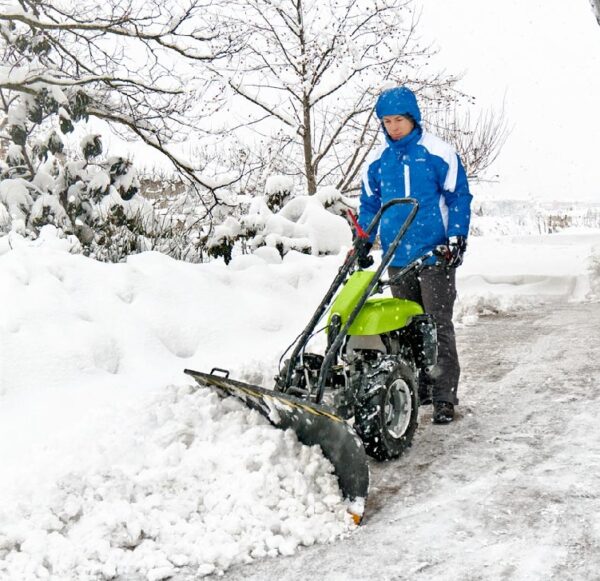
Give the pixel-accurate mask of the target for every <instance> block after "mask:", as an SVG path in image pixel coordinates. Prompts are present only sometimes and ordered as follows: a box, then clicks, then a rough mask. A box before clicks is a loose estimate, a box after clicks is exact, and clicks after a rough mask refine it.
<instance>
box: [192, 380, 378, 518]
mask: <svg viewBox="0 0 600 581" xmlns="http://www.w3.org/2000/svg"><path fill="white" fill-rule="evenodd" d="M214 371H216V370H213V372H214ZM184 373H186V374H187V375H190V376H191V377H193V378H194V379H195V380H196V382H197V383H198V384H200V385H203V386H210V387H215V388H218V389H219V390H221V391H223V392H225V393H226V394H229V395H233V396H235V397H237V398H238V399H240V400H242V401H243V402H244V403H245V404H246V405H247V406H248V407H250V408H252V409H255V410H257V411H258V412H259V413H260V414H261V415H263V416H264V417H265V418H267V419H268V420H269V422H271V424H273V425H274V426H275V427H277V428H280V429H282V430H287V429H288V428H291V429H292V430H294V432H296V434H297V436H298V440H300V442H302V443H303V444H305V445H307V446H315V445H317V446H320V447H321V449H322V450H323V455H324V456H325V457H326V458H327V459H328V460H329V461H330V462H331V464H332V465H333V467H334V471H335V474H336V476H337V478H338V481H339V485H340V489H341V491H342V494H343V495H344V498H346V499H347V500H348V501H349V503H350V504H349V509H348V510H349V512H350V513H351V514H352V516H353V518H354V521H355V522H356V523H357V524H358V523H360V521H361V519H362V516H363V510H364V506H365V503H366V500H367V494H368V491H369V466H368V463H367V455H366V453H365V450H364V447H363V444H362V441H361V440H360V438H359V437H358V435H357V434H356V432H355V431H354V430H353V429H352V427H351V426H350V425H349V424H348V423H346V422H345V421H344V420H343V419H341V418H340V417H338V416H336V415H335V414H332V413H331V412H329V411H328V410H326V409H325V408H324V407H322V406H319V405H316V404H313V403H309V402H306V401H304V400H302V399H299V398H297V397H294V396H291V395H287V394H284V393H280V392H276V391H271V390H268V389H264V388H262V387H258V386H256V385H250V384H248V383H243V382H241V381H235V380H233V379H229V377H227V375H218V374H215V373H202V372H200V371H193V370H192V369H186V370H185V371H184Z"/></svg>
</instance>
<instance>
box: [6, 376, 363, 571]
mask: <svg viewBox="0 0 600 581" xmlns="http://www.w3.org/2000/svg"><path fill="white" fill-rule="evenodd" d="M218 400H219V398H218V397H217V396H216V395H215V394H214V393H211V392H209V391H208V390H204V389H202V390H198V391H195V390H192V389H191V388H190V387H180V388H174V387H173V388H169V389H168V390H167V391H166V393H165V394H163V395H161V397H160V398H157V399H156V400H155V401H153V402H151V405H148V406H146V408H145V409H144V410H143V413H142V414H141V417H138V418H136V419H137V424H136V423H133V424H132V421H131V418H129V419H128V418H127V417H117V418H115V420H118V422H115V423H114V424H113V425H112V426H111V427H110V429H109V431H107V432H106V433H103V434H101V435H100V437H99V439H98V441H97V444H96V447H95V448H94V449H92V450H90V453H91V454H90V455H88V456H87V457H86V459H85V460H84V466H83V467H82V466H79V467H77V469H75V470H73V471H71V472H70V473H68V474H66V475H65V476H64V477H62V478H60V479H59V480H58V481H57V482H56V483H55V484H54V485H52V486H50V487H49V488H47V489H46V490H44V492H43V494H42V495H35V496H33V497H32V498H31V499H28V500H27V501H21V502H20V503H18V504H15V505H12V506H10V505H9V506H6V507H3V509H1V510H0V523H2V525H1V526H0V577H2V578H3V579H36V578H40V579H41V578H47V577H48V576H49V575H50V574H52V575H53V576H54V577H53V578H56V579H81V580H83V579H112V578H115V577H116V578H120V579H137V578H140V579H148V580H150V581H154V580H159V579H166V578H168V577H170V576H171V575H173V574H175V573H176V571H177V569H178V568H181V567H187V568H190V569H191V571H192V572H194V573H195V574H197V575H198V576H203V575H206V574H210V573H213V572H220V571H224V570H225V569H227V568H229V567H230V566H231V565H233V564H236V563H245V562H250V561H252V560H254V559H256V558H263V557H266V556H276V555H280V554H281V555H290V554H292V553H294V551H295V550H296V549H297V547H298V546H299V545H312V544H313V543H315V542H328V541H331V540H333V539H335V538H336V537H339V536H340V535H342V534H343V533H345V532H346V531H347V530H349V529H350V528H351V526H352V525H351V518H350V516H349V515H348V513H347V512H346V508H345V506H344V504H343V502H342V499H341V497H340V493H339V489H338V487H337V480H336V478H335V477H334V476H333V475H332V473H331V472H332V467H331V466H330V465H329V463H328V462H327V461H326V460H325V459H324V458H323V457H322V455H321V454H320V452H319V451H318V449H316V448H312V449H311V448H307V447H305V446H302V445H300V444H299V443H298V441H297V438H296V436H295V434H294V433H293V432H291V431H287V432H283V431H281V430H275V429H273V428H272V427H270V425H268V423H267V421H266V420H265V419H264V418H262V416H260V415H259V414H258V413H257V412H255V411H250V410H249V409H248V408H246V407H245V406H244V405H242V404H241V403H240V402H238V401H236V400H234V399H232V398H227V399H224V400H223V401H218Z"/></svg>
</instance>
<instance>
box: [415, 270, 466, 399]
mask: <svg viewBox="0 0 600 581" xmlns="http://www.w3.org/2000/svg"><path fill="white" fill-rule="evenodd" d="M419 281H420V286H421V296H422V299H423V303H422V304H423V308H424V309H425V312H426V313H429V314H431V315H433V317H434V319H435V323H436V326H437V335H438V361H437V365H436V366H435V367H434V369H433V371H432V373H431V378H432V380H433V386H432V387H433V389H432V392H433V402H434V404H435V403H436V402H448V403H451V404H453V405H456V404H457V403H458V398H457V396H456V392H457V390H458V379H459V377H460V366H459V363H458V353H457V351H456V338H455V335H454V324H453V323H452V313H453V310H454V301H455V299H456V269H455V268H447V267H443V266H432V267H427V268H424V269H423V270H422V271H421V273H420V275H419Z"/></svg>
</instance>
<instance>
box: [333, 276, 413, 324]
mask: <svg viewBox="0 0 600 581" xmlns="http://www.w3.org/2000/svg"><path fill="white" fill-rule="evenodd" d="M374 274H375V273H374V272H373V271H369V270H359V271H357V272H354V273H353V274H352V275H351V276H350V278H349V279H348V281H347V282H346V284H345V285H344V287H343V288H342V290H341V291H340V292H339V294H338V296H337V297H336V298H335V301H334V302H333V305H331V311H330V312H329V320H331V317H332V316H333V315H334V314H338V315H340V317H341V318H342V325H343V324H344V323H345V322H346V321H347V320H348V318H349V317H350V314H351V313H352V311H353V309H354V307H355V306H356V305H357V304H358V301H359V300H360V297H361V296H362V295H363V293H364V292H365V290H366V289H367V287H368V286H369V283H370V282H371V281H372V280H373V276H374ZM423 313H424V311H423V308H422V307H421V305H419V303H415V302H414V301H409V300H406V299H393V298H379V299H368V300H367V302H366V303H365V305H364V307H363V308H362V310H361V311H360V313H359V314H358V317H356V319H355V320H354V323H352V325H351V326H350V329H349V331H348V334H349V335H381V333H388V332H389V331H393V330H394V329H401V328H402V327H405V326H406V325H408V323H410V320H411V318H412V317H414V316H415V315H422V314H423Z"/></svg>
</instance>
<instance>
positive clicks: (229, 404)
mask: <svg viewBox="0 0 600 581" xmlns="http://www.w3.org/2000/svg"><path fill="white" fill-rule="evenodd" d="M330 216H332V217H333V218H335V216H333V215H331V214H330ZM69 248H70V243H69V241H68V240H65V239H59V238H57V237H56V230H55V229H52V227H46V228H44V229H43V231H42V235H41V236H40V237H39V238H38V239H37V240H36V241H34V242H30V241H27V240H25V239H23V238H21V237H20V236H18V235H17V234H16V233H14V232H13V233H12V234H11V237H10V244H9V243H8V241H7V237H5V238H3V239H0V301H1V303H2V304H3V305H5V306H8V307H9V308H5V309H4V310H3V313H2V317H1V318H0V341H1V344H2V345H3V349H2V351H1V353H0V402H1V403H2V405H1V406H0V458H2V466H3V470H2V472H1V473H0V497H1V498H3V503H2V508H1V509H0V577H1V578H6V579H11V580H12V579H15V580H16V579H41V578H45V577H44V576H47V575H48V574H49V571H50V570H52V571H53V572H54V573H53V574H55V575H57V576H58V577H57V578H61V579H62V578H72V579H93V578H110V576H111V575H115V574H117V575H120V576H121V577H122V578H128V579H130V578H131V579H135V578H136V576H139V578H143V579H162V578H166V577H168V576H169V575H171V574H173V573H174V571H176V570H178V568H181V567H187V568H188V569H189V570H191V571H193V572H194V573H196V574H197V575H203V574H209V573H213V572H218V571H225V570H227V569H228V568H230V567H231V566H233V565H235V564H240V563H247V562H251V561H253V560H256V559H262V558H266V557H274V556H277V555H289V554H292V553H294V552H296V551H297V550H298V549H299V547H301V546H307V545H312V544H314V543H329V542H332V541H334V540H335V539H339V538H340V537H344V536H346V535H348V534H351V533H352V531H353V529H354V525H353V523H352V521H351V519H350V517H349V515H348V512H347V510H346V509H347V507H346V506H345V505H344V502H343V500H342V498H341V495H340V492H339V490H338V489H337V483H336V480H335V478H334V477H333V476H332V468H331V466H330V465H329V463H328V462H327V461H326V460H325V459H324V458H323V457H322V455H321V454H320V451H319V450H318V449H315V448H313V449H309V448H306V447H304V446H301V445H300V444H299V443H298V442H297V440H296V437H295V435H294V434H293V433H291V432H283V431H279V430H275V429H273V428H271V427H270V426H269V425H268V423H267V422H266V420H264V419H263V418H262V417H261V416H259V415H258V414H257V413H256V412H253V411H251V410H249V409H247V408H246V407H244V406H243V405H242V404H240V403H239V402H237V401H235V400H233V399H226V400H223V401H220V400H219V399H218V398H217V396H216V395H215V394H214V393H212V392H210V391H209V390H206V389H196V388H195V386H192V385H190V382H189V380H188V378H187V377H186V376H184V375H183V374H182V370H183V368H184V367H190V368H195V369H199V370H209V369H211V368H212V367H215V366H218V367H223V368H228V369H230V370H231V372H232V376H234V377H237V378H240V379H242V380H247V381H251V382H254V383H259V384H262V385H265V386H267V387H268V386H270V385H271V382H272V377H273V375H274V374H275V372H276V366H277V360H278V358H279V356H280V355H281V353H282V351H283V350H284V349H285V347H286V346H287V345H288V344H289V343H290V342H291V340H292V339H293V338H294V337H295V336H296V334H297V333H298V332H299V330H301V329H302V327H303V326H304V324H305V322H306V320H307V319H308V317H309V316H310V314H311V313H312V310H313V309H314V307H315V306H316V304H317V303H318V302H319V300H320V298H321V296H322V293H323V292H324V290H325V289H326V288H327V287H328V285H329V283H330V281H331V280H332V279H333V277H334V275H335V273H336V271H337V268H338V267H339V265H340V263H341V260H342V259H343V256H344V250H342V252H341V253H340V254H339V255H336V256H325V257H315V256H309V255H304V254H300V253H297V252H290V253H288V254H287V255H286V256H285V257H284V258H283V259H281V258H280V257H278V256H276V254H277V253H276V251H275V250H274V249H272V248H267V247H265V248H261V249H259V251H257V252H256V253H255V254H253V255H251V256H249V257H237V259H234V261H233V262H232V263H231V264H230V266H229V267H226V266H225V265H224V264H222V263H220V262H215V263H209V264H203V265H193V264H187V263H180V262H177V261H174V260H172V259H169V258H167V257H165V256H162V255H160V254H157V253H144V254H140V255H136V256H132V257H130V258H129V259H128V261H127V263H125V264H104V263H99V262H95V261H93V260H91V259H88V258H85V257H82V256H80V255H72V254H69V253H68V250H69ZM598 264H600V232H598V231H597V230H595V231H592V230H585V231H575V232H567V233H565V234H559V235H546V236H529V237H512V238H509V237H505V238H502V237H497V238H485V237H472V238H471V240H470V246H469V251H468V255H467V259H466V261H465V264H464V266H463V267H461V270H460V271H459V283H458V286H459V301H458V304H457V323H460V324H462V325H467V326H469V325H472V324H473V323H474V322H475V321H476V319H477V317H479V316H481V315H482V314H485V313H490V312H494V313H498V312H501V313H512V312H515V311H522V310H524V309H525V308H526V307H527V308H531V307H532V306H534V305H539V304H560V305H564V304H565V302H566V301H581V300H589V299H593V298H594V297H595V298H596V299H597V298H598V295H597V294H594V293H597V292H598V289H599V288H600V268H599V267H598ZM594 289H595V290H594ZM323 343H324V338H322V337H321V338H317V339H316V345H317V346H318V345H319V344H321V345H322V344H323ZM24 426H26V428H25V427H24ZM366 510H367V514H368V512H369V505H368V503H367V509H366ZM199 539H201V540H202V541H201V542H199ZM103 576H104V577H103Z"/></svg>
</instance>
